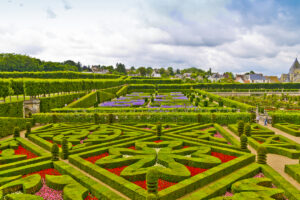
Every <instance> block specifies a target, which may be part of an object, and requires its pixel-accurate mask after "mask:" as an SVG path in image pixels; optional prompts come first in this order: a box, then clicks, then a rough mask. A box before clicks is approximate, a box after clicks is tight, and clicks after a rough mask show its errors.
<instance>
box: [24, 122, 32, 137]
mask: <svg viewBox="0 0 300 200" xmlns="http://www.w3.org/2000/svg"><path fill="white" fill-rule="evenodd" d="M30 133H31V123H30V122H26V133H25V137H27V136H28V135H29V134H30Z"/></svg>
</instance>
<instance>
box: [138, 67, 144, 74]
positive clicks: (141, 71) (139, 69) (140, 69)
mask: <svg viewBox="0 0 300 200" xmlns="http://www.w3.org/2000/svg"><path fill="white" fill-rule="evenodd" d="M138 72H140V74H141V76H146V68H145V67H139V68H138Z"/></svg>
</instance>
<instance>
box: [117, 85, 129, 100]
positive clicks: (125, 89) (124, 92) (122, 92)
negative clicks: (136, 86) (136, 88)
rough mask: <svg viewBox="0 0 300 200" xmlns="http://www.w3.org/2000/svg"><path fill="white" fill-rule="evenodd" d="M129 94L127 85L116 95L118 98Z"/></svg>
mask: <svg viewBox="0 0 300 200" xmlns="http://www.w3.org/2000/svg"><path fill="white" fill-rule="evenodd" d="M127 92H128V86H127V85H125V86H123V87H122V88H121V89H120V90H119V91H118V92H117V93H116V95H117V97H120V96H125V95H126V94H127Z"/></svg>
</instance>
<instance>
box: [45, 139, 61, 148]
mask: <svg viewBox="0 0 300 200" xmlns="http://www.w3.org/2000/svg"><path fill="white" fill-rule="evenodd" d="M48 142H50V143H52V144H53V141H52V140H48ZM57 146H58V147H59V148H61V144H57Z"/></svg>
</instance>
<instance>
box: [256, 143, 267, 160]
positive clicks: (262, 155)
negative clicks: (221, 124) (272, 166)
mask: <svg viewBox="0 0 300 200" xmlns="http://www.w3.org/2000/svg"><path fill="white" fill-rule="evenodd" d="M257 163H259V164H266V163H267V149H266V147H264V146H260V147H259V148H258V150H257Z"/></svg>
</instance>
